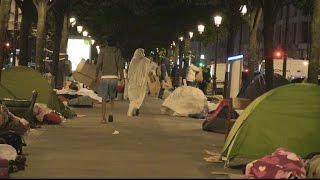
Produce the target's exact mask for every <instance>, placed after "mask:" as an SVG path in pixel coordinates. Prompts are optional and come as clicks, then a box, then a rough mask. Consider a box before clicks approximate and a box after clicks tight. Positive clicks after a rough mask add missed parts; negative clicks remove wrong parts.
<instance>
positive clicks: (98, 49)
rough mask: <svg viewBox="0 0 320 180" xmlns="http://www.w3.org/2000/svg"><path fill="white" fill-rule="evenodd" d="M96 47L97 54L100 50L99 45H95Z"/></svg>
mask: <svg viewBox="0 0 320 180" xmlns="http://www.w3.org/2000/svg"><path fill="white" fill-rule="evenodd" d="M96 48H97V52H98V54H99V52H100V46H96Z"/></svg>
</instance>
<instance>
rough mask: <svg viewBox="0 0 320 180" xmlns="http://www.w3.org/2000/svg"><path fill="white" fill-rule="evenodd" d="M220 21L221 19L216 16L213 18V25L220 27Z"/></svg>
mask: <svg viewBox="0 0 320 180" xmlns="http://www.w3.org/2000/svg"><path fill="white" fill-rule="evenodd" d="M221 21H222V17H221V16H219V15H217V16H215V17H214V24H215V25H216V26H217V27H219V26H220V24H221Z"/></svg>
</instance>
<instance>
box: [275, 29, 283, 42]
mask: <svg viewBox="0 0 320 180" xmlns="http://www.w3.org/2000/svg"><path fill="white" fill-rule="evenodd" d="M276 34H277V36H276V39H277V41H278V43H279V44H281V39H282V37H281V34H282V29H281V25H279V26H278V27H277V30H276Z"/></svg>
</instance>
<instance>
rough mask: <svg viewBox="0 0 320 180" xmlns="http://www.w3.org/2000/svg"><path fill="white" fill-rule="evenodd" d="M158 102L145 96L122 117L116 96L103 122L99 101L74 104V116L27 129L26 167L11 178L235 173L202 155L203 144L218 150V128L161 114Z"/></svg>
mask: <svg viewBox="0 0 320 180" xmlns="http://www.w3.org/2000/svg"><path fill="white" fill-rule="evenodd" d="M162 102H163V101H162V100H159V99H156V98H151V97H148V98H146V100H145V102H144V104H143V106H142V107H141V109H140V115H139V116H138V117H127V116H126V112H127V109H128V101H123V100H122V101H117V102H116V104H115V106H116V110H115V112H114V122H113V123H108V124H101V123H100V120H101V109H100V108H101V105H100V104H95V105H94V107H93V108H74V110H75V111H76V112H77V114H78V116H79V117H76V118H73V119H67V120H65V121H64V122H63V123H61V124H60V125H42V127H41V128H38V129H32V130H31V131H30V132H29V133H28V134H27V135H26V137H25V139H26V141H27V146H26V147H24V149H23V152H24V154H25V155H26V157H27V166H26V169H25V170H23V171H19V172H16V173H12V174H10V175H11V178H14V179H20V178H23V179H26V178H32V179H35V178H36V179H38V178H42V179H48V178H68V179H70V178H229V177H228V176H223V177H218V176H217V175H213V174H212V172H222V171H223V172H231V173H238V171H234V170H231V169H224V168H223V163H212V162H211V163H209V162H206V161H205V160H204V159H203V158H204V157H207V155H206V154H205V150H210V151H212V152H215V153H217V154H219V153H220V151H221V149H222V146H223V143H224V135H223V134H216V133H212V132H205V131H203V130H202V122H203V120H198V119H192V118H188V117H176V116H170V115H161V113H160V106H161V103H162ZM116 131H117V132H118V134H113V133H114V132H116Z"/></svg>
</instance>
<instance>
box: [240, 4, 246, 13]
mask: <svg viewBox="0 0 320 180" xmlns="http://www.w3.org/2000/svg"><path fill="white" fill-rule="evenodd" d="M247 11H248V10H247V6H246V5H242V6H241V7H240V12H241V14H242V15H245V14H246V13H247Z"/></svg>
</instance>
